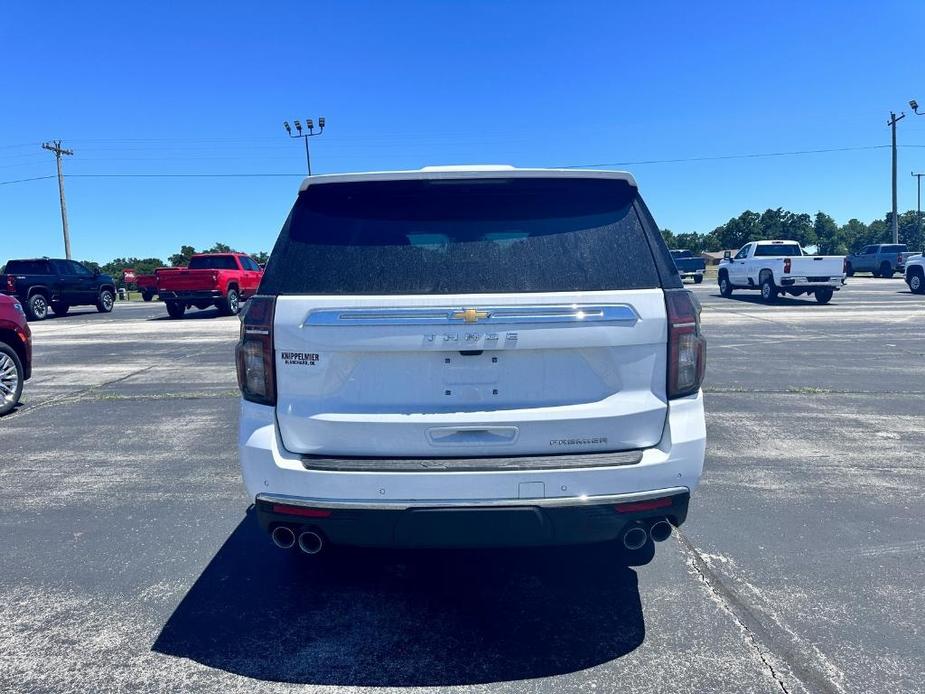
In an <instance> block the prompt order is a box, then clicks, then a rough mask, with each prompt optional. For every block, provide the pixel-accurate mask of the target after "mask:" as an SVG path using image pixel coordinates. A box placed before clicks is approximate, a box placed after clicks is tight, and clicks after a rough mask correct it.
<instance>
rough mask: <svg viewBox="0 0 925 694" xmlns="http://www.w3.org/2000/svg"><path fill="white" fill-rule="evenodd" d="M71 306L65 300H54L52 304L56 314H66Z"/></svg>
mask: <svg viewBox="0 0 925 694" xmlns="http://www.w3.org/2000/svg"><path fill="white" fill-rule="evenodd" d="M70 308H71V305H70V304H66V303H64V302H63V301H53V302H52V304H51V310H52V311H54V312H55V315H56V316H66V315H67V312H68V311H69V310H70Z"/></svg>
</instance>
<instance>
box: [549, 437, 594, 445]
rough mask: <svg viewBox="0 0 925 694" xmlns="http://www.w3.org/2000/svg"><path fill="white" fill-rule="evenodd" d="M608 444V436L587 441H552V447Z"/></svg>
mask: <svg viewBox="0 0 925 694" xmlns="http://www.w3.org/2000/svg"><path fill="white" fill-rule="evenodd" d="M605 443H607V437H606V436H595V437H592V438H586V439H551V440H550V442H549V445H550V446H600V445H603V444H605Z"/></svg>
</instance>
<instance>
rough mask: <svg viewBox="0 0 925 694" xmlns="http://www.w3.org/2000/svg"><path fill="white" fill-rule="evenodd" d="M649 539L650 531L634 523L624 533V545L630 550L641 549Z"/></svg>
mask: <svg viewBox="0 0 925 694" xmlns="http://www.w3.org/2000/svg"><path fill="white" fill-rule="evenodd" d="M648 540H649V535H648V533H646V531H645V529H643V528H642V527H640V526H638V525H634V526H633V527H631V528H630V529H629V530H627V531H626V532H625V533H623V546H624V547H626V548H627V549H629V550H637V549H641V548H642V547H643V546H644V545H645V544H646V542H648Z"/></svg>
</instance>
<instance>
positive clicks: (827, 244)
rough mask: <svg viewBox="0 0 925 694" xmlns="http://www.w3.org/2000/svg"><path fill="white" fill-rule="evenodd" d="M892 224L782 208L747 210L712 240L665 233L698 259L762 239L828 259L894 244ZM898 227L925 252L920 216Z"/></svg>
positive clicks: (903, 217) (887, 219)
mask: <svg viewBox="0 0 925 694" xmlns="http://www.w3.org/2000/svg"><path fill="white" fill-rule="evenodd" d="M892 221H893V214H892V212H888V213H887V214H886V215H885V216H884V217H883V219H875V220H874V221H872V222H871V223H870V224H865V223H864V222H862V221H860V220H858V219H849V220H848V222H847V223H845V224H841V225H839V224H838V223H836V221H835V220H834V219H832V217H830V216H829V215H827V214H826V213H824V212H817V213H816V214H815V215H814V216H810V215H809V214H806V213H805V212H802V213H800V212H791V211H789V210H785V209H783V208H781V207H778V208H777V209H776V210H772V209H768V210H765V211H764V212H761V213H759V212H752V211H751V210H745V212H743V213H742V214H740V215H739V216H738V217H733V218H732V219H730V220H729V221H728V222H726V223H725V224H722V225H720V226H718V227H716V228H715V229H714V230H713V231H711V232H709V233H706V234H699V233H697V232H696V231H692V232H688V233H683V234H675V233H672V231H671V230H670V229H662V230H661V231H662V238H664V239H665V243H667V244H668V247H669V248H686V249H688V250H691V251H694V252H695V253H703V252H704V251H723V250H727V249H728V250H736V249H739V248H741V247H742V246H744V245H745V244H746V243H748V242H749V241H761V240H762V239H790V240H793V241H798V242H799V243H800V245H801V246H815V247H816V249H817V252H818V253H822V254H825V255H847V254H849V253H852V252H854V251H857V250H859V249H861V248H862V247H864V246H866V245H869V244H875V243H891V242H892V241H893V232H892ZM897 222H898V225H899V242H900V243H904V244H906V245H907V246H908V247H909V250H910V251H922V250H923V249H925V234H923V232H922V225H921V224H919V219H918V215H917V213H916V211H915V210H909V211H908V212H903V213H902V214H900V215H899V216H898V218H897Z"/></svg>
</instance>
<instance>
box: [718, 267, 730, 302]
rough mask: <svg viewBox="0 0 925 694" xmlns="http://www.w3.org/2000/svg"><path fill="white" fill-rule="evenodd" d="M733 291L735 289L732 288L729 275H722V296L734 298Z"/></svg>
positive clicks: (720, 284)
mask: <svg viewBox="0 0 925 694" xmlns="http://www.w3.org/2000/svg"><path fill="white" fill-rule="evenodd" d="M732 289H733V287H732V283H731V282H730V281H729V275H727V274H726V273H725V272H724V273H722V274H720V276H719V293H720V296H723V297H725V298H727V299H728V298H729V297H730V296H732Z"/></svg>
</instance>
